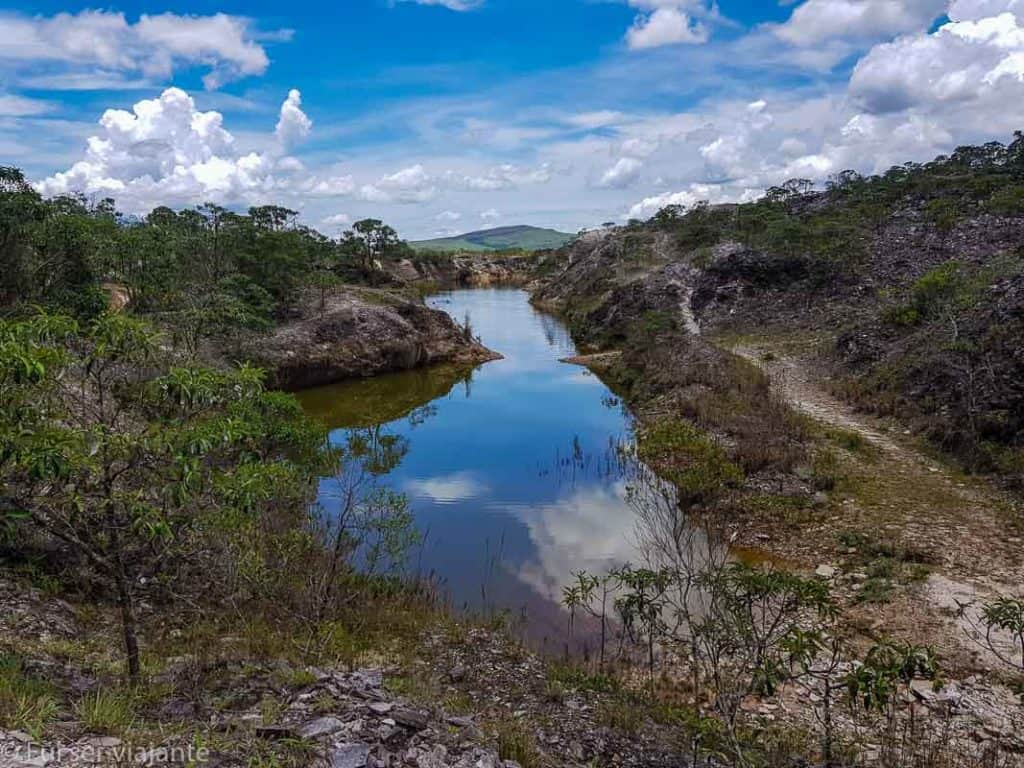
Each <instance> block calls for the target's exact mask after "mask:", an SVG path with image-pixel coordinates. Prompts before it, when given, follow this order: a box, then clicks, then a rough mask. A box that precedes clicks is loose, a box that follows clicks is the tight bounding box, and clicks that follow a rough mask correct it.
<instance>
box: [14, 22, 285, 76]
mask: <svg viewBox="0 0 1024 768" xmlns="http://www.w3.org/2000/svg"><path fill="white" fill-rule="evenodd" d="M287 36H288V35H287V33H278V34H277V35H276V38H277V39H284V38H286V37H287ZM257 37H258V33H256V32H255V31H254V30H253V29H252V28H251V22H250V21H249V20H248V19H244V18H241V17H237V16H228V15H227V14H223V13H217V14H214V15H212V16H189V15H178V14H174V13H163V14H158V15H145V14H144V15H142V16H140V17H139V20H138V21H137V22H135V23H131V22H129V21H128V19H127V18H126V17H125V15H124V14H123V13H115V12H112V11H88V10H87V11H81V12H80V13H77V14H71V13H58V14H56V15H55V16H51V17H43V16H37V17H31V18H29V17H26V16H21V15H17V14H9V13H8V14H2V15H0V60H7V61H8V62H9V65H8V66H9V68H10V67H28V66H38V65H41V64H44V65H51V66H53V65H57V66H61V67H64V68H65V70H64V71H62V72H58V73H47V74H48V75H54V74H64V73H66V72H72V73H75V72H77V73H79V74H83V73H84V74H89V73H90V72H91V70H92V69H94V68H96V67H99V68H102V69H104V70H107V71H109V72H115V73H116V72H141V73H142V74H143V75H145V76H147V77H155V78H167V77H170V76H171V75H172V74H173V72H174V71H175V69H178V68H181V67H193V66H202V67H206V68H207V69H208V72H207V73H206V75H205V76H204V77H203V82H204V84H205V85H206V87H207V88H210V89H213V88H217V87H219V86H220V85H222V84H223V83H225V82H227V81H229V80H234V79H237V78H240V77H245V76H250V75H260V74H263V73H264V72H265V71H266V69H267V66H268V65H269V63H270V60H269V58H268V57H267V53H266V51H265V50H264V48H263V46H262V45H261V44H260V43H259V42H258V41H257V39H256V38H257Z"/></svg>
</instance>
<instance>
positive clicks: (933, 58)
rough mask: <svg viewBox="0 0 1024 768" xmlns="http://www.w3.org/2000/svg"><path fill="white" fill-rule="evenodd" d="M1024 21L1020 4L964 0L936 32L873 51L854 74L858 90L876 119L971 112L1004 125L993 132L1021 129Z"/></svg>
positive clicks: (855, 92) (853, 87) (855, 95)
mask: <svg viewBox="0 0 1024 768" xmlns="http://www.w3.org/2000/svg"><path fill="white" fill-rule="evenodd" d="M1015 11H1016V12H1015ZM992 13H995V14H996V15H985V14H992ZM1018 13H1019V14H1020V15H1018ZM1022 16H1024V7H1022V6H1021V4H1020V3H1019V2H1014V0H1002V2H995V0H960V2H956V3H954V4H953V6H952V7H951V8H950V10H949V17H950V21H949V22H948V23H946V24H944V25H942V26H941V27H940V28H939V29H938V30H936V31H935V32H934V33H933V34H919V35H908V36H904V37H900V38H898V39H897V40H894V41H893V42H891V43H886V44H884V45H879V46H876V47H875V48H874V49H872V50H871V51H870V52H869V53H868V54H867V55H866V56H865V57H864V58H863V59H861V61H860V62H858V64H857V66H856V68H855V69H854V72H853V75H852V77H851V80H850V93H851V95H852V96H853V98H854V99H856V101H857V102H858V104H860V105H861V106H862V107H863V108H864V109H865V110H866V111H867V112H868V113H871V114H888V113H894V112H900V111H907V110H917V111H922V112H928V113H933V114H934V113H944V114H950V113H952V112H956V111H962V110H963V109H966V108H969V109H971V110H972V111H973V113H974V114H975V115H977V116H978V117H979V118H981V119H982V120H985V121H989V120H992V119H995V120H996V122H995V123H994V124H990V130H993V129H997V126H1005V127H1006V128H1007V129H1008V128H1009V127H1010V126H1011V125H1019V123H1020V111H1021V110H1020V109H1019V108H1017V109H1015V108H1014V105H1019V104H1021V99H1022V98H1024V20H1022Z"/></svg>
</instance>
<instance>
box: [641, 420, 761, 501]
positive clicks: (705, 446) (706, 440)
mask: <svg viewBox="0 0 1024 768" xmlns="http://www.w3.org/2000/svg"><path fill="white" fill-rule="evenodd" d="M640 458H641V459H642V460H643V461H645V462H647V463H649V464H651V465H653V466H655V467H657V468H658V469H659V471H661V472H662V473H664V477H666V479H668V480H669V481H671V482H672V483H673V484H674V485H675V486H676V488H678V490H679V493H680V494H681V495H682V496H683V497H685V498H686V499H688V500H690V501H693V502H700V501H707V500H709V499H711V498H713V497H715V496H716V495H718V494H719V493H721V492H722V491H723V490H725V488H726V487H728V486H731V485H738V484H739V483H741V482H743V472H742V470H741V469H740V468H739V467H738V466H736V465H735V464H733V463H732V462H731V461H730V460H729V458H728V457H727V456H726V455H725V451H723V450H722V449H721V447H719V446H718V445H717V444H716V443H715V442H714V440H712V439H711V438H710V437H709V436H708V435H706V434H704V433H702V432H701V431H700V430H698V429H697V428H696V427H694V426H693V425H691V424H688V423H686V422H684V421H679V420H676V419H667V420H663V421H661V422H659V423H657V424H656V425H655V426H654V427H653V428H652V429H651V430H650V431H649V432H648V433H647V434H646V435H645V436H644V438H643V439H642V440H641V441H640Z"/></svg>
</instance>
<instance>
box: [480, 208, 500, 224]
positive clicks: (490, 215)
mask: <svg viewBox="0 0 1024 768" xmlns="http://www.w3.org/2000/svg"><path fill="white" fill-rule="evenodd" d="M480 218H481V219H483V220H484V221H497V220H498V219H500V218H501V213H499V212H498V210H497V209H495V208H488V209H487V210H486V211H484V212H483V213H481V214H480Z"/></svg>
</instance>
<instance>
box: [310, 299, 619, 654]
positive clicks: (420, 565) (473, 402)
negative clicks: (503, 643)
mask: <svg viewBox="0 0 1024 768" xmlns="http://www.w3.org/2000/svg"><path fill="white" fill-rule="evenodd" d="M430 303H431V304H432V305H433V306H435V307H437V308H439V309H443V310H445V311H447V312H449V313H450V314H451V315H452V316H453V317H454V318H456V319H457V320H458V321H459V322H460V323H461V322H464V320H465V319H466V318H467V317H468V318H469V320H470V322H471V324H472V327H473V329H474V332H475V333H476V334H478V335H479V336H480V337H481V338H482V340H483V342H484V344H486V345H487V346H488V347H490V348H491V349H493V350H495V351H497V352H500V353H501V354H503V355H504V356H505V359H504V360H500V361H497V362H493V363H488V364H487V365H484V366H482V367H479V368H477V369H475V370H473V369H465V368H453V367H437V368H430V369H425V370H417V371H411V372H407V373H401V374H395V375H390V376H382V377H378V378H374V379H368V380H363V381H355V382H346V383H342V384H339V385H335V386H330V387H324V388H321V389H316V390H310V391H307V392H305V393H302V394H301V395H300V399H301V400H302V402H303V405H304V406H305V407H306V409H307V410H308V411H309V412H310V413H312V414H314V415H316V416H318V417H320V418H321V419H323V420H324V421H326V422H327V424H328V425H329V426H330V427H331V429H332V440H334V441H337V442H338V443H344V442H345V441H346V440H347V438H348V437H349V436H350V435H351V434H353V431H357V432H363V433H366V434H367V435H369V436H370V439H371V440H373V441H375V442H377V443H380V442H381V441H383V444H385V445H387V446H389V448H391V451H390V453H391V455H390V459H391V461H390V462H389V463H388V464H387V465H385V466H383V467H381V469H386V470H388V471H386V472H384V473H383V475H382V477H381V482H382V483H384V484H385V485H386V486H387V487H389V488H391V489H393V490H395V491H398V492H401V493H404V494H405V495H406V496H407V497H408V499H409V503H410V506H411V510H412V512H413V514H414V516H415V520H416V525H417V527H418V528H419V530H420V531H422V532H423V533H424V535H425V541H424V543H423V544H422V545H421V546H420V547H418V548H417V549H416V551H414V552H413V553H412V556H411V558H410V567H411V568H413V569H415V570H418V571H419V572H420V573H421V574H429V575H431V576H433V577H434V578H436V579H437V580H438V581H439V582H440V583H441V585H442V588H443V590H444V591H445V593H446V594H447V595H448V596H449V598H450V599H451V601H452V602H453V603H454V604H455V605H456V606H466V607H468V608H470V609H474V610H486V611H488V612H490V611H508V612H509V613H510V614H512V615H513V616H514V617H519V618H521V620H522V622H523V626H524V627H525V630H526V632H527V634H528V635H529V637H530V638H531V639H532V640H533V641H535V642H536V643H538V644H541V645H543V644H545V643H547V644H550V645H551V646H553V647H557V646H558V645H559V644H560V643H561V642H563V641H564V638H565V626H566V615H565V612H564V610H563V609H562V607H561V605H560V602H559V601H560V597H561V590H562V587H563V586H564V585H565V584H567V583H568V582H569V581H570V580H571V579H572V574H573V572H575V571H578V570H580V569H587V570H590V571H601V570H604V569H606V568H608V567H611V566H613V565H617V564H621V563H623V562H627V561H636V560H637V552H636V549H635V546H634V543H633V542H634V536H633V533H634V527H635V519H634V513H633V512H632V510H631V508H630V507H629V505H628V504H627V503H626V501H625V494H626V480H625V477H624V467H623V466H622V460H621V455H622V452H621V450H619V449H620V448H621V446H622V445H623V444H626V443H628V442H629V441H630V439H631V431H630V420H629V416H628V414H627V413H625V411H624V409H623V408H622V406H621V404H620V403H619V401H618V400H617V399H616V398H615V397H614V396H613V395H612V393H611V392H610V391H609V390H608V389H607V388H606V387H605V386H604V385H603V384H602V383H601V382H600V381H599V380H598V379H597V378H596V377H595V376H593V375H592V374H590V373H589V372H588V371H586V370H585V369H583V368H580V367H578V366H574V365H570V364H566V363H561V362H559V359H560V358H565V357H568V356H571V355H573V354H575V353H576V349H575V347H574V346H573V343H572V340H571V339H570V337H569V333H568V331H567V330H566V328H565V327H564V326H563V325H562V324H561V323H560V322H559V321H558V320H557V319H555V318H553V317H551V316H550V315H546V314H543V313H541V312H538V311H537V310H535V309H534V308H533V307H531V306H530V304H529V301H528V296H527V294H526V293H524V292H522V291H518V290H511V289H479V290H463V291H456V292H453V293H446V294H442V295H439V296H435V297H433V298H432V299H431V300H430ZM338 495H339V483H338V481H337V480H335V479H324V480H323V481H322V483H321V488H320V501H321V503H322V504H323V506H324V507H325V508H326V509H327V510H328V511H331V510H332V509H336V508H337V506H338V504H339V501H338Z"/></svg>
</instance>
